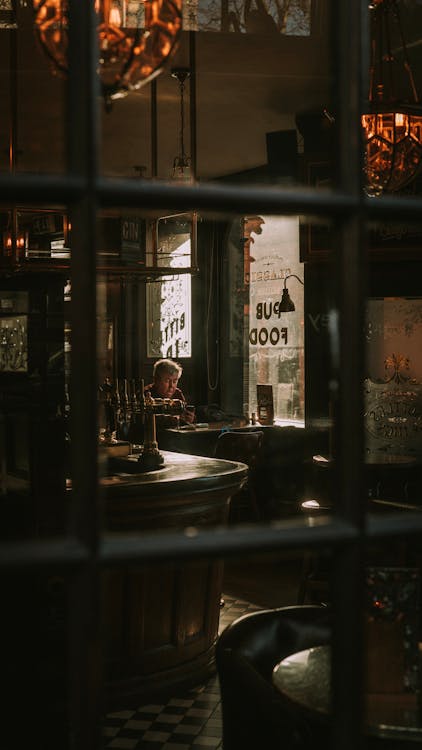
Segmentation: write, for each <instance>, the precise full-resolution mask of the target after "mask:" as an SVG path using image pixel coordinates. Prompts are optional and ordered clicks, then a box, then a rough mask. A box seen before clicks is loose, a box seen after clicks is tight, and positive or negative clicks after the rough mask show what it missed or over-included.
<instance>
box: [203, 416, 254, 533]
mask: <svg viewBox="0 0 422 750" xmlns="http://www.w3.org/2000/svg"><path fill="white" fill-rule="evenodd" d="M263 439H264V433H263V431H262V430H257V431H256V432H237V431H236V432H230V431H227V432H221V433H220V435H219V436H218V439H217V444H216V447H215V457H216V458H223V459H225V460H226V461H240V462H241V463H244V464H246V465H247V466H248V467H249V472H248V479H247V481H246V484H245V485H244V486H243V487H242V489H241V490H239V492H236V494H235V495H233V496H232V500H231V504H230V520H231V521H236V520H239V519H240V520H241V519H242V515H241V511H242V509H244V508H245V507H246V511H247V513H248V514H249V518H250V517H251V516H252V520H255V521H259V520H260V519H261V512H260V509H259V506H258V501H257V497H256V492H255V486H254V481H255V474H256V466H257V462H258V460H259V454H260V452H261V449H262V443H263ZM249 518H248V519H247V520H249Z"/></svg>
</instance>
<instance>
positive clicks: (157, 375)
mask: <svg viewBox="0 0 422 750" xmlns="http://www.w3.org/2000/svg"><path fill="white" fill-rule="evenodd" d="M182 372H183V368H182V367H181V365H179V364H178V363H177V362H174V361H173V360H172V359H159V360H157V362H156V363H155V364H154V369H153V382H152V383H150V384H149V385H147V386H145V389H144V393H145V395H146V396H147V395H150V396H151V397H152V398H171V399H179V400H180V401H182V403H183V405H184V409H183V412H182V414H179V415H177V416H176V415H171V414H169V415H158V416H159V418H158V419H157V426H158V425H159V426H160V427H170V426H173V425H177V424H179V422H180V423H181V424H192V423H193V422H194V421H195V410H194V409H192V407H188V406H187V403H186V399H185V397H184V395H183V392H182V391H181V390H180V388H178V387H177V384H178V382H179V379H180V377H181V375H182Z"/></svg>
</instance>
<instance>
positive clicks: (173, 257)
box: [146, 238, 192, 359]
mask: <svg viewBox="0 0 422 750" xmlns="http://www.w3.org/2000/svg"><path fill="white" fill-rule="evenodd" d="M188 245H190V239H189V238H188V239H187V240H186V239H185V240H184V241H183V242H182V243H181V244H180V245H178V246H177V247H175V248H174V249H173V250H171V252H170V253H169V260H168V265H169V266H170V267H174V268H183V267H184V266H185V265H186V254H187V253H188V252H189V247H188ZM146 292H147V331H148V333H147V335H148V341H147V356H148V357H172V358H175V359H180V358H182V357H190V356H192V339H191V276H190V274H187V273H184V274H180V275H175V276H162V277H161V278H160V279H157V280H156V281H152V282H149V283H148V284H147V289H146Z"/></svg>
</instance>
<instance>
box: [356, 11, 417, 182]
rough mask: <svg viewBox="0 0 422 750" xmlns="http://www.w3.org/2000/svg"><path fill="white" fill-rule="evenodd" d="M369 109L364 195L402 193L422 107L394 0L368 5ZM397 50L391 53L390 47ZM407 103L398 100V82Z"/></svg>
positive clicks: (411, 170) (412, 165) (412, 171)
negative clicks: (369, 36) (404, 89)
mask: <svg viewBox="0 0 422 750" xmlns="http://www.w3.org/2000/svg"><path fill="white" fill-rule="evenodd" d="M369 9H370V13H371V16H372V18H371V23H372V31H371V67H370V84H369V108H368V112H366V113H365V114H363V115H362V126H363V135H364V140H365V147H366V153H365V174H366V192H367V194H368V195H370V196H377V195H381V194H382V193H383V192H393V191H397V190H401V189H402V188H404V187H406V186H407V185H408V184H409V183H410V182H412V180H413V179H414V178H415V177H416V175H417V174H418V172H419V171H420V168H421V162H422V107H421V105H420V103H419V97H418V93H417V90H416V85H415V80H414V76H413V71H412V68H411V65H410V61H409V58H408V54H407V48H406V42H405V39H404V35H403V30H402V25H401V19H400V14H399V7H398V1H397V0H373V1H372V3H371V4H370V6H369ZM393 39H394V40H396V39H397V40H398V42H397V44H398V46H397V47H396V48H395V49H394V52H393V49H392V43H393ZM400 77H401V85H402V86H404V85H405V86H406V89H407V98H404V99H400V98H399V97H398V95H397V89H396V87H397V79H400Z"/></svg>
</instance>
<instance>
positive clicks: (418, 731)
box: [273, 646, 422, 748]
mask: <svg viewBox="0 0 422 750" xmlns="http://www.w3.org/2000/svg"><path fill="white" fill-rule="evenodd" d="M273 684H274V685H275V687H276V688H277V690H279V692H280V693H281V694H282V695H283V696H284V697H285V698H287V699H288V700H289V701H291V702H292V704H293V705H295V706H296V707H298V708H299V709H301V710H303V711H304V713H305V714H306V715H308V716H309V715H313V716H315V717H319V718H320V719H321V720H323V721H324V722H325V723H326V722H327V720H328V717H329V715H330V712H331V647H330V646H318V647H316V648H311V649H307V650H306V651H300V652H298V653H296V654H292V655H291V656H288V657H287V658H285V659H283V661H281V662H280V663H279V664H277V666H276V667H275V668H274V671H273ZM365 726H366V732H367V734H368V735H370V736H374V737H377V738H382V739H386V740H390V741H391V742H392V743H396V742H400V744H399V745H397V747H398V748H399V747H400V748H401V747H402V744H401V743H402V742H405V743H406V742H409V743H410V742H412V743H413V742H415V743H416V742H419V743H420V742H421V741H422V716H421V711H420V707H419V705H418V701H417V697H416V695H415V694H411V693H409V694H404V693H400V694H394V695H392V694H389V693H382V694H381V693H377V694H367V696H366V718H365ZM393 746H394V747H395V745H394V744H393Z"/></svg>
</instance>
